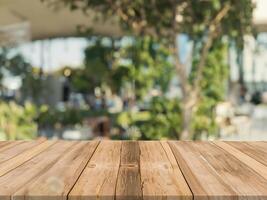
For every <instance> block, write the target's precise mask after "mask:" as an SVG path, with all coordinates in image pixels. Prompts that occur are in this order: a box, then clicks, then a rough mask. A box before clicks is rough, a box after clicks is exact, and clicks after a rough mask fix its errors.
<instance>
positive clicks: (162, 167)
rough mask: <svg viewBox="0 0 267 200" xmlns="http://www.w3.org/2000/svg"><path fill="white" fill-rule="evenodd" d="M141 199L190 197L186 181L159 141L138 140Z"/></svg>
mask: <svg viewBox="0 0 267 200" xmlns="http://www.w3.org/2000/svg"><path fill="white" fill-rule="evenodd" d="M139 145H140V151H141V156H140V170H141V182H142V189H143V199H145V200H150V199H164V198H167V197H168V198H170V199H191V198H192V195H191V192H190V190H189V188H188V186H187V183H186V181H185V179H184V178H183V176H182V175H181V172H180V169H179V167H178V165H177V163H176V162H174V158H170V157H171V156H173V155H172V154H171V155H169V156H168V155H167V154H168V153H167V152H168V150H167V152H166V150H164V148H163V146H162V144H161V143H160V142H139Z"/></svg>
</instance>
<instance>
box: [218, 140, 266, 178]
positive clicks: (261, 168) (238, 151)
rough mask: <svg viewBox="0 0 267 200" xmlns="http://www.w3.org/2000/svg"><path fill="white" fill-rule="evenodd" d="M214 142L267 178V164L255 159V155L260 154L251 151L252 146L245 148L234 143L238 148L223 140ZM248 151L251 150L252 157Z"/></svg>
mask: <svg viewBox="0 0 267 200" xmlns="http://www.w3.org/2000/svg"><path fill="white" fill-rule="evenodd" d="M214 143H215V144H216V145H217V146H219V147H221V148H222V149H223V150H225V151H227V152H228V153H230V154H231V155H233V156H234V157H235V158H236V159H238V160H240V161H241V162H242V163H244V164H245V165H247V166H249V167H250V168H251V169H252V170H254V171H256V172H257V173H258V175H260V176H262V177H264V178H265V179H266V180H267V166H266V165H264V164H262V163H261V162H259V161H258V160H257V159H255V157H257V156H258V153H257V151H255V150H254V151H251V149H250V148H243V147H242V145H241V144H238V143H235V144H234V146H235V147H237V148H234V147H233V146H231V145H230V144H228V143H226V142H222V141H218V142H214ZM242 150H243V151H242ZM247 151H248V152H249V154H250V155H251V157H250V156H248V155H247V154H246V152H247ZM248 152H247V153H248ZM259 154H260V153H259ZM266 156H267V155H266Z"/></svg>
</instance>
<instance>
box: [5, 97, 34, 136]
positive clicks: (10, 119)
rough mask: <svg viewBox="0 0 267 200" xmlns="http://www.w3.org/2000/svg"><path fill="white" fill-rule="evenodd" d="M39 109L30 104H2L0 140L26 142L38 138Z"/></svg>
mask: <svg viewBox="0 0 267 200" xmlns="http://www.w3.org/2000/svg"><path fill="white" fill-rule="evenodd" d="M36 115H37V108H36V107H35V106H34V105H32V104H29V103H26V104H25V105H24V106H20V105H18V104H16V103H15V102H10V103H5V102H0V140H25V139H34V138H35V137H36V136H37V124H36V123H35V121H34V120H35V118H36Z"/></svg>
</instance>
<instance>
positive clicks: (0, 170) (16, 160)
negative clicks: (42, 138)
mask: <svg viewBox="0 0 267 200" xmlns="http://www.w3.org/2000/svg"><path fill="white" fill-rule="evenodd" d="M54 143H55V142H54V141H46V142H42V143H40V144H38V145H37V146H34V147H33V148H30V149H28V150H26V151H24V152H22V153H21V154H18V155H17V156H15V157H13V158H11V159H9V160H7V161H6V162H4V163H0V176H3V175H4V174H6V173H7V172H9V171H11V170H12V169H14V168H16V167H18V166H20V165H21V164H23V163H25V162H26V161H28V160H30V159H31V158H33V157H34V156H36V155H38V154H39V153H41V152H42V151H44V150H45V149H47V148H48V147H50V146H51V145H52V144H54ZM28 144H29V143H28Z"/></svg>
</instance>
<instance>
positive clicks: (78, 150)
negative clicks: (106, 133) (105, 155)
mask: <svg viewBox="0 0 267 200" xmlns="http://www.w3.org/2000/svg"><path fill="white" fill-rule="evenodd" d="M98 143H99V142H97V141H94V142H79V143H76V144H74V145H72V146H71V147H70V149H69V150H68V152H66V153H65V154H64V155H63V156H62V157H61V158H59V159H58V160H57V162H56V163H55V164H54V165H53V166H51V168H50V169H48V170H47V171H46V172H44V173H43V174H42V175H41V176H39V177H38V178H36V180H34V181H33V182H32V183H31V184H29V185H26V186H23V187H22V188H21V189H20V190H19V191H18V192H16V193H15V194H14V195H13V200H30V199H33V198H38V200H46V199H53V200H56V199H59V200H63V199H67V195H68V193H69V192H70V190H71V189H72V187H73V186H74V184H75V183H76V181H77V180H78V178H79V176H80V175H81V173H82V171H83V169H84V168H85V165H86V164H87V163H88V162H89V159H90V158H91V156H92V155H93V153H94V151H95V149H96V147H97V145H98ZM56 145H57V144H56ZM59 148H60V147H59Z"/></svg>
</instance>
